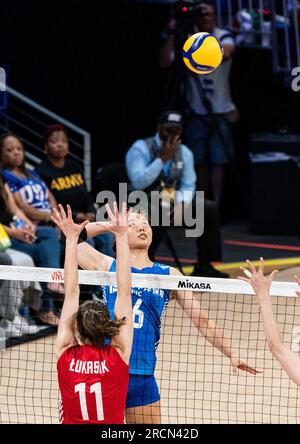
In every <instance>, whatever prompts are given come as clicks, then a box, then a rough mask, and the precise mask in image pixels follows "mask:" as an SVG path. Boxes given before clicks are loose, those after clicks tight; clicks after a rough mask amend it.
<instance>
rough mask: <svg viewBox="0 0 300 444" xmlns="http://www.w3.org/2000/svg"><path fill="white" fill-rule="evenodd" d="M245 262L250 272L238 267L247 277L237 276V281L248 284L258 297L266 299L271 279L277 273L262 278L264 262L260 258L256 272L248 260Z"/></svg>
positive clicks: (273, 272) (275, 271)
mask: <svg viewBox="0 0 300 444" xmlns="http://www.w3.org/2000/svg"><path fill="white" fill-rule="evenodd" d="M246 262H247V264H248V266H249V269H250V270H248V269H246V268H244V267H240V269H241V270H242V271H243V273H244V274H245V275H246V276H247V277H244V276H243V277H242V276H239V277H238V279H241V280H242V281H245V282H247V283H248V284H250V285H251V286H252V288H253V290H254V291H255V293H256V295H257V296H258V297H263V296H264V297H268V296H269V293H270V287H271V284H272V281H273V278H274V276H275V274H276V273H278V270H274V271H272V273H270V274H269V275H268V276H264V260H263V258H262V257H261V258H260V261H259V266H258V269H257V270H256V268H255V267H254V265H253V264H252V263H251V262H250V261H249V260H247V261H246Z"/></svg>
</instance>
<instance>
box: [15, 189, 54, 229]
mask: <svg viewBox="0 0 300 444" xmlns="http://www.w3.org/2000/svg"><path fill="white" fill-rule="evenodd" d="M13 197H14V199H15V202H16V204H17V205H18V206H19V207H20V208H21V209H22V211H23V212H24V213H25V215H26V216H27V217H28V218H29V219H31V220H35V221H45V222H49V220H50V213H49V212H47V211H41V210H37V209H36V208H34V207H32V206H31V205H29V204H28V203H27V202H24V200H23V199H22V198H21V196H20V193H19V191H16V192H15V193H13Z"/></svg>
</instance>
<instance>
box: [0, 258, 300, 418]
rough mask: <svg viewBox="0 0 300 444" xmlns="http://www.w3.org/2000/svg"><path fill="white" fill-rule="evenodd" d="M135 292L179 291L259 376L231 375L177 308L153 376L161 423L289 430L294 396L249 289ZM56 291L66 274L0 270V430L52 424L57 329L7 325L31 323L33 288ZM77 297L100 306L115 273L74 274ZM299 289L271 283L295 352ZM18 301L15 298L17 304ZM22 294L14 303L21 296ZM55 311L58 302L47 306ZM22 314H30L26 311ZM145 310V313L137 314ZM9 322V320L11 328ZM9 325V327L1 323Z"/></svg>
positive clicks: (238, 284)
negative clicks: (49, 286) (13, 331)
mask: <svg viewBox="0 0 300 444" xmlns="http://www.w3.org/2000/svg"><path fill="white" fill-rule="evenodd" d="M132 280H133V286H134V287H135V288H152V289H156V294H157V296H158V297H159V290H160V289H170V290H172V291H177V290H179V291H181V292H185V296H186V297H192V298H194V299H196V300H198V301H199V302H200V304H201V308H202V309H203V310H205V311H206V312H207V313H208V316H209V319H211V320H213V321H214V322H215V324H216V325H217V327H218V328H219V329H220V330H221V331H222V332H223V333H224V336H225V337H226V338H228V339H229V340H230V342H231V345H232V348H233V349H234V350H235V351H236V352H237V353H238V354H239V356H240V357H241V358H242V359H243V360H244V361H246V362H247V363H248V364H249V365H251V366H252V367H255V368H256V369H258V370H261V371H262V373H259V374H257V375H253V374H249V373H245V372H242V371H239V372H238V375H237V376H236V375H234V374H233V372H232V367H231V363H230V360H229V359H228V358H227V357H225V356H224V355H223V354H222V353H221V352H220V351H219V350H217V349H216V348H215V347H213V346H212V345H211V344H210V343H209V342H208V341H207V340H206V339H205V338H204V337H203V335H202V334H201V333H200V332H199V331H198V329H197V328H196V327H195V326H194V324H193V323H192V321H191V320H190V318H189V317H188V315H187V314H186V313H185V311H184V310H183V309H182V307H181V306H180V304H178V302H177V301H176V299H172V300H171V301H170V302H169V305H168V307H167V309H166V311H165V314H164V317H163V319H162V330H161V340H160V344H159V346H158V349H157V365H156V371H155V376H156V379H157V382H158V385H159V390H160V395H161V415H162V423H163V424H202V423H296V422H297V421H298V418H299V417H300V415H299V413H300V411H299V407H298V406H300V403H299V402H298V398H299V396H300V392H299V390H298V389H297V387H296V385H295V384H294V383H292V382H291V381H290V380H289V378H288V377H287V376H286V374H285V373H284V372H283V371H282V370H281V368H280V366H279V364H278V363H277V362H276V361H275V360H274V359H273V357H272V355H271V354H270V352H269V350H268V348H267V345H266V340H265V335H264V332H263V328H262V323H261V319H260V314H259V307H258V305H257V303H256V301H255V298H254V297H253V290H252V288H251V287H250V285H248V284H247V283H245V282H242V281H239V280H235V279H209V278H192V277H174V276H159V275H143V274H133V275H132ZM47 282H63V270H54V269H46V268H26V267H13V266H1V267H0V317H1V321H0V322H1V324H0V325H1V327H0V345H1V350H0V423H31V424H35V423H47V424H55V423H58V422H59V399H60V396H59V390H58V383H57V371H56V358H55V356H54V354H53V345H54V340H55V333H56V328H54V327H47V326H45V325H42V324H40V325H39V326H38V328H37V329H36V330H35V329H34V328H33V329H31V330H29V331H28V332H26V328H23V332H21V334H19V335H16V336H14V337H12V336H10V337H8V336H9V335H8V334H7V326H6V327H5V322H6V321H10V320H11V321H12V319H11V318H12V317H13V315H14V313H15V314H17V316H21V315H22V318H21V319H23V318H26V317H28V316H29V317H28V318H27V320H28V321H29V325H30V324H31V325H34V324H37V323H38V321H37V319H36V318H35V313H37V310H38V306H39V304H38V302H37V299H38V298H39V296H41V294H42V293H41V291H40V289H39V285H40V284H38V283H41V285H42V286H43V285H44V284H43V283H47ZM79 282H80V286H81V298H82V299H83V300H85V299H95V300H96V299H99V298H101V288H102V287H103V286H105V285H115V284H116V277H115V274H114V273H100V272H92V271H80V272H79ZM296 289H297V285H296V284H294V283H288V282H274V283H273V284H272V288H271V295H272V303H273V307H274V312H275V315H276V319H277V322H278V324H279V328H280V331H281V333H282V337H283V340H284V342H285V343H286V344H287V346H289V347H290V348H291V349H293V350H294V351H296V352H297V351H299V342H300V301H298V300H297V297H296V295H295V291H296ZM16 294H17V295H18V296H17V297H16ZM20 295H21V296H20ZM54 303H55V306H56V308H57V309H59V306H61V304H62V299H59V298H57V300H55V301H54ZM25 308H27V310H25ZM140 309H142V307H140ZM8 318H9V319H8ZM6 325H7V324H6Z"/></svg>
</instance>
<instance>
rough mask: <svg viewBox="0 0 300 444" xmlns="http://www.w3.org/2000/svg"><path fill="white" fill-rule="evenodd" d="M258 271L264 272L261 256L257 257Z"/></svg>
mask: <svg viewBox="0 0 300 444" xmlns="http://www.w3.org/2000/svg"><path fill="white" fill-rule="evenodd" d="M258 271H259V273H261V274H264V259H263V257H260V258H259V265H258Z"/></svg>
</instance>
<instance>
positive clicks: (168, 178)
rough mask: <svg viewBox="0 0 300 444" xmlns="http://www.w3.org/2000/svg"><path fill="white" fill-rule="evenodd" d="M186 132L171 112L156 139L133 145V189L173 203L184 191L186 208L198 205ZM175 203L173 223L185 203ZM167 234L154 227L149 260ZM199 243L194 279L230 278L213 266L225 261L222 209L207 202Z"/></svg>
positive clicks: (162, 121)
mask: <svg viewBox="0 0 300 444" xmlns="http://www.w3.org/2000/svg"><path fill="white" fill-rule="evenodd" d="M182 131H183V118H182V114H181V113H179V112H177V111H173V110H168V111H165V112H164V113H163V114H162V116H161V117H160V119H159V122H158V126H157V132H156V134H155V135H154V136H152V137H149V138H147V139H139V140H136V141H135V142H134V143H133V145H132V146H131V147H130V148H129V150H128V151H127V154H126V169H127V174H128V177H129V180H130V183H131V188H132V190H143V191H145V192H146V193H147V194H148V195H149V193H150V192H151V191H154V190H159V191H160V193H161V195H163V196H164V197H165V198H167V199H170V200H171V201H172V195H174V193H175V192H177V191H180V193H181V196H182V197H181V198H182V201H184V202H185V204H186V205H189V204H190V205H196V202H195V191H196V174H195V170H194V157H193V153H192V152H191V151H190V149H189V148H188V147H187V146H185V145H183V144H182V143H181V134H182ZM150 200H151V198H150ZM175 200H176V202H173V203H174V206H173V221H174V220H175V219H176V217H177V216H178V213H177V210H178V212H179V213H180V210H179V208H180V207H181V204H182V201H181V202H180V201H178V200H177V199H175ZM152 209H153V207H152V208H151V210H152ZM176 213H177V214H176ZM180 214H181V213H180ZM151 216H152V214H151ZM164 231H165V227H163V226H161V225H159V226H152V236H153V238H152V244H151V246H150V247H149V257H150V259H151V260H153V261H154V257H155V253H156V250H157V248H158V246H159V244H160V242H161V240H162V238H163V232H164ZM195 242H196V249H197V264H196V266H195V269H194V271H193V276H207V277H217V278H226V277H228V275H227V274H226V273H222V272H221V271H219V270H217V269H216V268H214V267H213V265H212V263H213V262H220V261H222V244H221V232H220V224H219V213H218V208H217V206H216V204H215V203H214V202H212V201H210V200H207V199H205V200H204V232H203V234H202V235H201V236H199V237H197V238H195Z"/></svg>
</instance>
